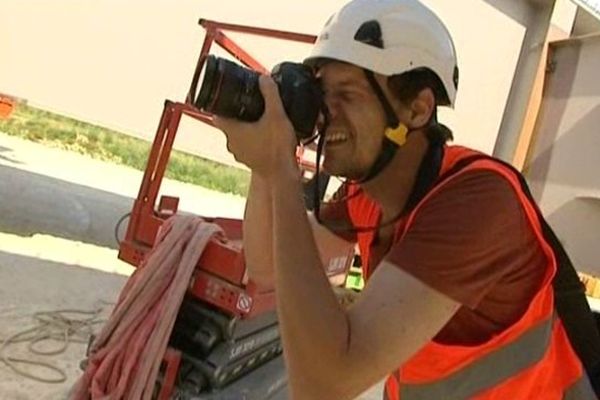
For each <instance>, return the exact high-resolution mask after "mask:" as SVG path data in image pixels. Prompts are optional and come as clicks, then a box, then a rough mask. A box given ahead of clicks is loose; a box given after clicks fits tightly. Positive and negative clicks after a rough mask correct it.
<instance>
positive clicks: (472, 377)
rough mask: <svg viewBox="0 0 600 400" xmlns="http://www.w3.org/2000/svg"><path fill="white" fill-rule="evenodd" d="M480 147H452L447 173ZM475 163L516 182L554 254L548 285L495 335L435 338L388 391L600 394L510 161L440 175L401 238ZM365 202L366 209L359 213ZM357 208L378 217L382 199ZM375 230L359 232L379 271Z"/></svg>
mask: <svg viewBox="0 0 600 400" xmlns="http://www.w3.org/2000/svg"><path fill="white" fill-rule="evenodd" d="M476 154H479V153H477V152H475V151H473V150H469V149H466V148H464V147H459V146H448V147H446V148H445V153H444V157H443V160H442V165H441V170H440V175H444V173H446V172H448V171H450V170H451V169H452V168H453V167H454V166H456V164H457V163H458V162H459V161H460V160H464V159H466V158H467V157H471V156H473V155H476ZM475 169H477V170H489V171H492V172H494V173H497V174H498V175H500V176H501V177H503V178H504V179H506V180H507V181H508V182H509V183H510V184H511V185H512V186H513V188H514V190H515V192H516V193H517V195H518V197H519V200H520V201H521V203H522V205H523V209H524V210H525V214H526V216H527V218H528V220H529V222H530V224H531V226H532V228H533V230H534V232H535V236H536V237H537V239H538V241H539V243H540V245H541V247H542V249H543V251H544V254H545V255H546V258H547V260H548V264H547V269H546V275H545V277H544V281H543V285H542V286H541V287H540V289H539V291H538V293H537V294H536V295H535V296H534V298H533V300H532V301H531V304H530V305H529V308H528V309H527V311H526V312H525V313H524V314H523V316H522V317H521V318H520V319H519V320H518V321H517V322H516V323H514V324H513V325H512V326H510V327H508V328H507V329H506V330H504V331H503V332H501V333H499V334H498V335H496V336H494V337H493V338H491V339H490V340H488V341H487V342H485V343H482V344H480V345H476V346H451V345H444V344H440V343H436V342H434V341H431V342H429V343H428V344H426V345H425V346H424V347H423V348H422V349H421V350H419V351H418V352H417V353H416V354H415V355H413V357H411V358H410V359H409V360H408V361H407V362H406V363H405V364H404V365H402V366H401V367H400V368H399V369H398V370H397V371H395V372H394V373H393V374H392V375H391V376H390V377H389V378H388V379H387V381H386V385H385V389H386V390H385V396H386V399H389V400H421V399H423V400H437V399H452V400H454V399H477V400H492V399H493V400H530V399H540V400H554V399H556V400H559V399H561V400H563V399H564V400H583V399H586V400H587V399H596V398H597V397H596V396H595V394H594V392H593V390H592V388H591V385H590V383H589V380H588V378H587V375H586V374H585V372H584V370H583V367H582V364H581V362H580V360H579V358H578V357H577V355H576V353H575V351H574V350H573V348H572V346H571V344H570V342H569V339H568V337H567V335H566V332H565V329H564V326H563V324H562V322H561V320H560V318H559V317H558V316H557V314H556V311H555V307H554V292H553V288H552V279H553V277H554V274H555V272H556V268H557V264H556V259H555V257H554V255H553V252H552V249H551V247H550V245H549V244H548V243H547V242H546V240H545V239H544V237H543V234H542V228H541V224H540V221H539V219H538V217H537V214H536V212H535V208H534V206H533V204H532V203H531V202H530V201H529V199H528V198H527V197H526V195H525V194H524V193H523V191H522V189H521V185H520V183H519V180H518V177H517V176H515V174H514V173H513V172H512V171H510V170H509V169H508V168H507V167H504V166H503V165H502V164H500V163H498V162H494V161H491V160H489V159H485V158H481V159H478V160H475V161H473V162H472V163H470V164H468V165H466V166H465V167H464V168H462V169H460V170H459V171H457V172H456V173H453V174H451V175H450V176H449V177H448V178H447V179H443V180H441V181H438V182H437V183H436V184H435V185H434V187H433V188H432V189H431V190H430V191H429V192H428V193H427V194H426V195H425V196H424V198H423V199H421V200H420V201H419V202H418V203H417V205H416V206H415V208H414V209H413V210H412V211H411V212H410V213H409V214H408V215H407V216H406V217H405V218H403V219H402V220H401V221H400V222H399V223H398V225H397V231H396V237H395V241H396V242H397V241H401V240H402V237H403V236H404V234H405V233H406V232H407V230H408V229H409V228H410V226H411V224H412V222H413V220H414V218H415V216H416V215H417V213H418V212H419V209H420V208H421V207H422V205H423V204H424V203H425V202H427V200H428V199H429V198H431V197H432V196H435V195H436V193H438V191H439V190H440V189H441V188H442V187H443V186H444V185H445V184H447V183H448V182H450V181H451V180H452V179H453V178H454V177H456V176H459V175H460V174H463V173H466V172H468V171H472V170H475ZM349 193H351V191H350V192H349ZM358 202H361V203H362V204H359V203H358ZM364 202H366V203H364ZM352 203H354V206H353V205H352ZM358 210H360V213H361V214H362V215H360V216H358V215H356V213H357V212H358ZM349 212H350V217H351V219H352V220H353V221H355V218H356V217H359V218H357V219H360V220H361V221H362V223H364V222H365V220H370V222H371V225H372V222H373V221H377V219H378V214H379V211H378V207H377V206H376V205H375V203H374V202H372V201H371V200H370V199H368V198H366V196H357V197H354V198H353V199H351V200H350V201H349ZM353 214H354V215H353ZM373 235H374V233H373V232H363V233H359V234H358V244H359V247H360V250H361V255H362V256H363V264H366V265H367V266H366V268H367V270H366V271H365V275H366V276H367V277H368V276H370V275H371V272H372V271H371V268H369V266H368V261H369V248H370V244H371V242H372V240H373Z"/></svg>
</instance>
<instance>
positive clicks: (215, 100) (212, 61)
mask: <svg viewBox="0 0 600 400" xmlns="http://www.w3.org/2000/svg"><path fill="white" fill-rule="evenodd" d="M195 105H196V107H198V108H200V109H202V110H204V111H207V112H210V113H213V114H216V115H220V116H224V117H229V118H236V119H240V120H243V121H256V120H258V119H259V118H260V117H261V115H262V114H263V112H264V109H265V102H264V99H263V97H262V94H261V92H260V88H259V86H258V74H257V73H256V72H254V71H252V70H249V69H247V68H244V67H242V66H239V65H237V64H235V63H233V62H231V61H228V60H225V59H222V58H216V57H215V56H212V55H210V56H208V58H207V59H206V66H205V72H204V79H203V81H202V85H201V87H200V92H199V94H198V97H197V99H196V103H195Z"/></svg>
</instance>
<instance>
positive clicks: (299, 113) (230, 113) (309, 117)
mask: <svg viewBox="0 0 600 400" xmlns="http://www.w3.org/2000/svg"><path fill="white" fill-rule="evenodd" d="M271 76H272V77H273V80H274V81H275V82H276V83H277V86H278V88H279V96H280V97H281V102H282V103H283V108H284V109H285V112H286V114H287V116H288V118H289V119H290V121H291V122H292V125H293V126H294V129H295V130H296V137H297V138H298V140H299V141H302V140H306V139H308V138H311V137H312V136H313V135H314V131H315V126H316V123H317V119H318V117H319V114H320V113H321V111H322V110H323V108H324V102H323V92H322V90H321V87H320V85H319V83H318V81H317V79H316V78H315V76H314V74H313V72H312V70H311V69H310V68H309V67H307V66H305V65H302V64H297V63H292V62H283V63H281V64H278V65H277V66H275V67H274V68H273V71H272V73H271ZM258 77H259V74H258V73H256V72H255V71H252V70H250V69H247V68H244V67H242V66H240V65H237V64H235V63H233V62H231V61H228V60H225V59H223V58H218V57H215V56H213V55H210V56H208V58H207V59H206V66H205V71H204V79H203V80H202V84H201V86H200V91H199V93H198V96H197V98H196V101H195V102H194V104H195V106H196V107H197V108H199V109H201V110H204V111H207V112H210V113H213V114H216V115H219V116H223V117H228V118H235V119H239V120H242V121H249V122H253V121H257V120H258V119H259V118H260V117H261V116H262V114H263V112H264V110H265V100H264V98H263V96H262V93H261V92H260V88H259V85H258Z"/></svg>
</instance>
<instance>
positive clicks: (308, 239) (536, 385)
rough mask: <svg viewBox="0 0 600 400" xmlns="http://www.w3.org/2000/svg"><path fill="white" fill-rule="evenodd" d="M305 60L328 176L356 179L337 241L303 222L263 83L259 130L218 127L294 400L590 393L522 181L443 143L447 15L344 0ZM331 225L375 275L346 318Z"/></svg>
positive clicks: (282, 125) (276, 103)
mask: <svg viewBox="0 0 600 400" xmlns="http://www.w3.org/2000/svg"><path fill="white" fill-rule="evenodd" d="M306 63H307V64H308V65H311V66H313V67H314V68H315V71H316V74H317V77H318V78H319V79H320V82H321V83H322V87H323V90H324V93H325V101H326V105H327V108H328V116H327V117H328V118H327V122H328V125H327V126H326V127H325V128H326V129H325V132H324V133H323V134H324V140H325V144H324V164H323V165H324V169H325V170H326V171H327V172H328V173H329V174H332V175H338V176H342V177H345V178H347V179H348V180H349V182H350V183H349V184H347V185H344V186H343V187H342V190H341V195H340V196H341V197H342V198H341V199H340V200H339V201H338V202H337V203H334V204H332V205H329V206H327V207H324V209H323V210H322V212H321V213H320V215H319V217H320V219H321V220H322V221H323V222H324V225H325V226H329V228H330V229H331V232H329V231H328V230H327V229H325V228H324V227H323V226H321V225H318V224H316V223H314V218H313V217H311V216H307V214H306V211H305V207H304V201H303V192H302V184H301V176H300V171H299V168H298V165H297V163H296V160H295V157H294V149H295V146H296V139H295V135H294V132H293V128H292V126H291V124H290V122H289V120H288V119H287V117H286V115H285V112H284V110H283V108H282V105H281V101H280V99H279V96H278V92H277V87H276V85H275V84H274V83H273V81H272V80H271V79H270V78H268V77H261V79H260V87H261V90H262V93H263V96H264V97H265V103H266V109H265V113H264V115H263V116H262V118H261V119H260V120H259V121H258V122H256V123H252V124H248V123H240V122H237V121H232V120H226V119H223V118H215V124H216V126H217V127H219V128H220V129H222V130H223V131H224V132H225V133H226V135H227V140H228V148H229V150H230V151H231V152H232V153H233V154H234V155H235V157H236V159H237V160H238V161H240V162H243V163H244V164H246V165H247V166H248V167H249V168H250V169H251V171H252V181H251V187H250V192H249V195H248V202H247V208H246V216H245V222H244V246H245V254H246V259H247V264H248V266H249V268H250V272H251V276H252V277H253V279H254V280H256V281H257V282H259V283H260V284H262V285H264V286H274V287H275V289H276V293H277V309H278V314H279V319H280V326H281V332H282V338H283V344H284V354H285V358H286V363H287V367H288V373H289V384H290V393H291V396H292V398H293V399H295V400H296V399H318V400H320V399H336V400H339V399H352V398H355V397H356V396H358V395H359V394H360V393H362V392H363V391H365V390H367V389H368V388H369V387H371V386H373V385H374V384H376V383H377V382H379V381H381V380H382V379H384V378H385V377H386V376H389V378H388V380H387V382H386V398H389V399H399V398H401V399H441V398H445V399H467V398H476V399H513V400H514V399H563V398H565V399H566V398H569V399H590V398H595V397H594V395H593V393H592V392H591V388H590V385H589V381H588V380H587V377H586V375H585V373H584V372H583V368H582V364H581V362H580V361H579V358H578V357H577V355H576V354H575V352H574V350H573V349H572V346H571V345H570V343H569V340H568V339H567V337H566V334H565V330H564V328H563V324H562V322H561V319H560V318H558V317H556V316H555V313H554V303H553V289H552V285H551V282H552V278H553V275H554V274H555V271H556V262H555V257H554V255H553V253H552V251H551V249H550V247H549V245H548V243H547V242H546V240H545V238H544V236H543V235H542V228H541V222H540V220H539V219H538V217H537V214H536V212H535V207H534V206H533V205H532V203H531V201H530V200H529V199H528V197H527V196H526V195H525V194H524V192H523V190H522V188H521V186H520V183H519V180H518V177H517V176H516V175H515V174H514V173H513V172H512V171H511V170H510V169H509V168H507V167H505V166H503V165H501V164H500V163H498V162H495V161H493V160H490V159H488V158H481V157H480V158H477V157H478V155H477V153H475V152H473V151H471V150H467V149H465V148H461V147H450V146H446V145H445V141H446V139H447V138H448V136H449V135H450V133H449V131H448V130H447V128H445V127H443V126H442V125H440V124H438V123H437V118H436V108H437V106H440V105H449V106H452V105H453V104H454V100H455V94H456V88H457V84H458V69H457V67H456V57H455V53H454V46H453V44H452V40H451V38H450V36H449V34H448V31H447V30H446V28H445V27H444V25H443V24H442V23H441V21H440V20H439V19H438V18H437V17H436V16H435V15H434V14H433V13H432V12H431V11H430V10H429V9H427V8H426V7H424V6H423V5H422V4H420V3H419V2H417V1H416V0H378V1H374V0H354V1H352V2H351V3H349V4H348V5H347V6H345V7H344V8H342V9H341V10H340V11H339V12H338V13H337V14H335V15H334V16H332V18H330V19H329V21H328V22H327V23H326V25H325V27H324V29H323V31H322V33H321V34H320V36H319V39H318V40H317V43H316V44H315V47H314V49H313V52H312V55H311V56H310V57H309V58H308V59H307V60H306ZM475 113H476V111H475ZM473 157H475V158H473ZM352 227H354V229H350V228H352ZM332 232H334V233H336V234H337V236H340V237H342V238H345V239H347V240H355V241H357V242H358V244H359V248H360V252H361V257H362V259H363V264H364V268H365V274H366V276H367V277H368V282H367V285H366V287H365V289H364V291H363V292H362V294H361V296H360V298H359V299H358V300H357V302H356V303H355V304H354V305H353V306H352V307H350V308H349V309H347V310H345V309H343V308H342V307H340V305H339V304H338V302H337V300H336V297H335V295H334V293H333V292H332V289H331V287H330V285H329V283H328V281H327V278H326V276H325V274H324V272H323V267H322V263H321V260H320V258H319V250H318V242H319V241H320V240H319V238H322V237H323V236H324V235H332ZM269 245H270V246H269ZM299 276H301V277H302V279H301V280H299V279H298V277H299ZM299 281H301V282H302V283H301V284H300V283H299Z"/></svg>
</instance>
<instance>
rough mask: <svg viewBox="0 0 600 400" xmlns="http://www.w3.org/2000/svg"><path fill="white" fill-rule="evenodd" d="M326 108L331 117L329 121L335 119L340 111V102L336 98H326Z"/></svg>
mask: <svg viewBox="0 0 600 400" xmlns="http://www.w3.org/2000/svg"><path fill="white" fill-rule="evenodd" d="M325 106H327V111H328V115H329V120H330V121H331V120H332V119H334V118H335V117H336V116H337V114H338V111H339V102H338V101H337V100H336V99H335V98H334V96H327V95H326V96H325Z"/></svg>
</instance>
